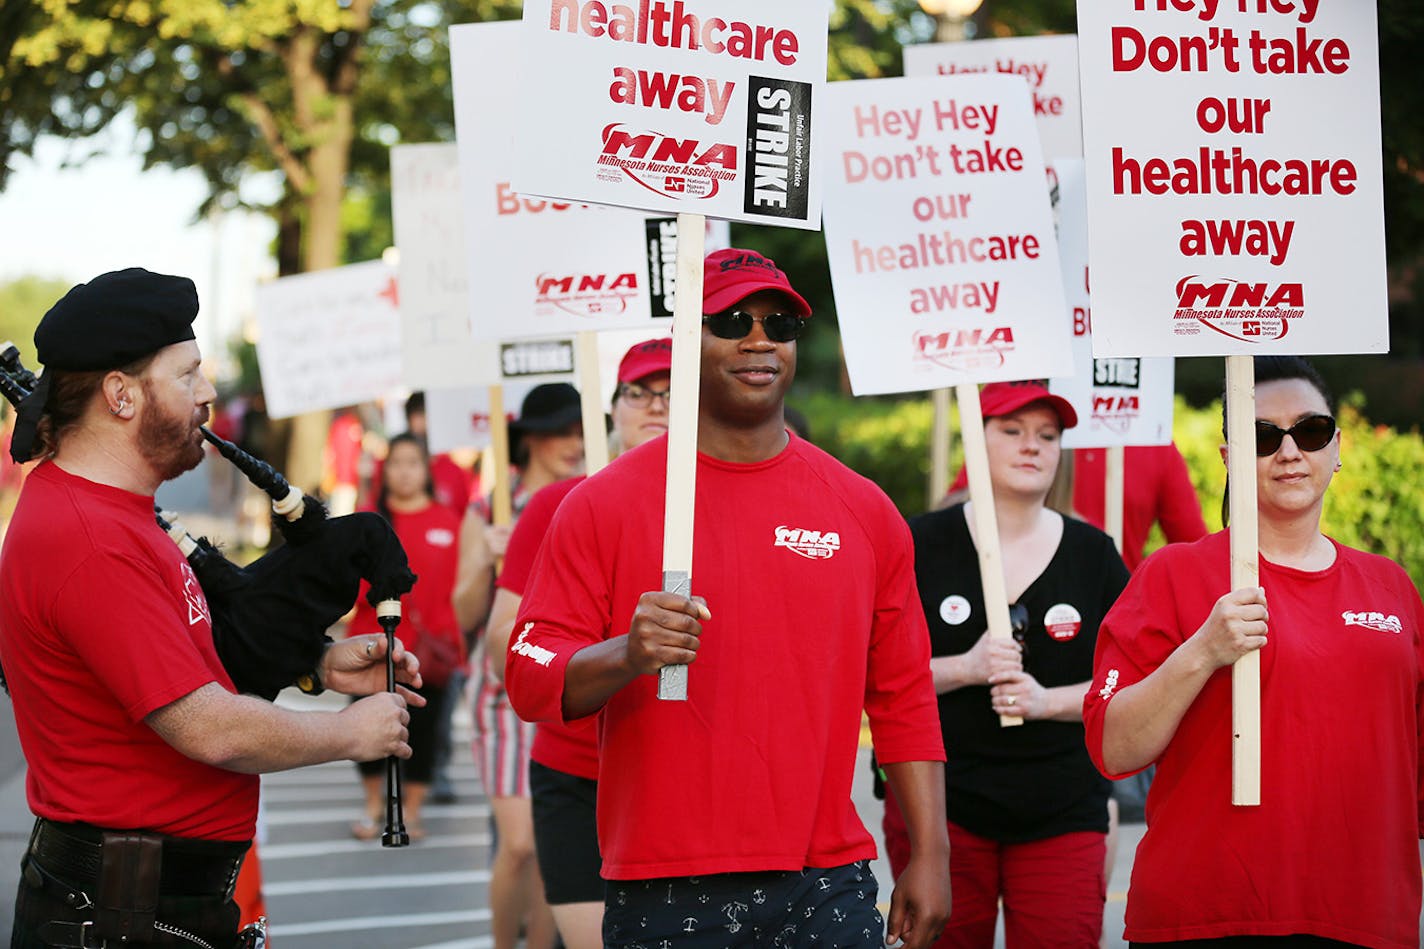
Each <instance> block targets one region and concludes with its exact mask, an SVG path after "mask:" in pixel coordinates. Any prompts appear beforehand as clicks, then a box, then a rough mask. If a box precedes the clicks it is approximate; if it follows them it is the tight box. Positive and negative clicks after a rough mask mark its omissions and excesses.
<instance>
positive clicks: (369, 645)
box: [366, 639, 376, 659]
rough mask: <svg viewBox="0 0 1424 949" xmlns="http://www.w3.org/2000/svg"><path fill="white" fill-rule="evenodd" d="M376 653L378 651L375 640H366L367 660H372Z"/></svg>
mask: <svg viewBox="0 0 1424 949" xmlns="http://www.w3.org/2000/svg"><path fill="white" fill-rule="evenodd" d="M375 651H376V641H375V640H374V639H368V640H366V658H367V659H370V658H371V656H372V655H373V654H374V653H375Z"/></svg>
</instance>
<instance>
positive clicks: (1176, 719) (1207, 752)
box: [1084, 356, 1424, 947]
mask: <svg viewBox="0 0 1424 949" xmlns="http://www.w3.org/2000/svg"><path fill="white" fill-rule="evenodd" d="M1255 371H1256V493H1257V506H1256V516H1257V523H1258V529H1259V549H1260V586H1259V587H1247V588H1243V589H1239V590H1231V583H1230V579H1231V571H1230V540H1229V536H1228V532H1227V531H1224V530H1223V531H1221V532H1220V533H1217V534H1213V535H1211V536H1209V537H1206V538H1204V539H1203V540H1200V541H1197V542H1196V543H1194V544H1177V545H1173V546H1170V547H1167V548H1164V549H1163V550H1161V551H1159V552H1158V553H1157V554H1155V555H1153V556H1152V557H1150V558H1149V559H1148V560H1147V561H1146V563H1145V564H1144V565H1143V566H1142V567H1141V568H1140V569H1139V570H1138V572H1137V573H1136V574H1134V575H1133V579H1132V582H1131V583H1130V584H1129V585H1128V588H1127V590H1126V591H1125V592H1124V594H1123V596H1122V598H1121V599H1120V600H1119V602H1118V603H1117V605H1116V606H1114V607H1113V610H1112V612H1111V613H1110V614H1109V615H1108V617H1107V619H1106V620H1105V621H1104V624H1103V630H1102V634H1101V635H1100V636H1099V639H1098V653H1097V657H1096V660H1095V663H1094V670H1095V674H1094V679H1093V684H1092V687H1091V689H1090V691H1089V693H1088V696H1087V699H1086V700H1085V702H1084V720H1085V722H1086V724H1087V734H1088V748H1089V751H1090V753H1091V754H1092V756H1093V758H1094V760H1095V761H1096V762H1097V764H1098V766H1099V768H1101V769H1102V771H1103V773H1104V774H1107V775H1109V776H1112V777H1119V776H1122V775H1127V774H1131V773H1133V772H1135V771H1138V770H1140V769H1141V768H1144V767H1146V766H1147V765H1149V764H1151V763H1153V762H1156V763H1157V776H1156V779H1155V780H1154V782H1153V784H1152V789H1151V791H1150V792H1149V793H1148V796H1147V833H1146V835H1145V836H1144V837H1143V839H1142V843H1141V844H1140V845H1139V847H1138V850H1137V858H1136V861H1135V862H1134V865H1133V872H1132V885H1131V888H1130V889H1129V891H1128V897H1127V932H1126V935H1127V938H1128V939H1129V940H1130V941H1131V943H1132V944H1133V945H1175V946H1203V947H1207V946H1213V947H1214V946H1244V945H1250V946H1258V945H1259V946H1275V945H1280V946H1336V945H1363V946H1399V947H1402V946H1418V945H1419V908H1420V873H1419V850H1418V838H1419V835H1420V830H1421V823H1420V820H1421V806H1420V804H1421V798H1422V797H1424V794H1422V793H1421V773H1420V769H1419V733H1420V729H1421V728H1424V712H1421V707H1424V705H1422V704H1421V700H1424V677H1421V671H1420V670H1421V662H1422V661H1424V656H1422V655H1421V644H1420V639H1421V628H1424V605H1421V603H1420V599H1419V593H1418V591H1417V590H1416V589H1415V588H1414V585H1413V584H1412V583H1411V582H1410V579H1409V577H1408V576H1407V575H1406V574H1405V572H1404V571H1403V570H1402V569H1401V568H1400V567H1399V566H1398V565H1396V564H1395V563H1393V562H1391V561H1389V560H1386V559H1385V558H1383V557H1378V556H1375V555H1372V554H1367V553H1364V552H1362V551H1358V550H1353V549H1351V548H1349V547H1345V546H1343V545H1341V544H1339V543H1337V542H1336V541H1334V540H1332V539H1331V538H1329V537H1328V536H1326V535H1325V534H1323V533H1322V532H1321V530H1320V517H1321V510H1322V508H1323V505H1324V500H1325V492H1326V491H1327V489H1328V488H1329V486H1330V480H1331V478H1332V477H1333V475H1334V474H1335V472H1336V471H1338V470H1339V469H1340V467H1341V454H1340V435H1339V432H1338V431H1337V429H1336V426H1335V420H1334V415H1335V407H1334V401H1333V400H1332V398H1331V396H1330V393H1329V390H1328V389H1327V388H1326V386H1325V384H1324V382H1322V381H1321V379H1320V376H1319V375H1318V374H1317V373H1316V372H1315V370H1314V369H1313V368H1312V367H1311V366H1310V365H1309V364H1308V363H1307V362H1306V361H1305V360H1303V359H1300V358H1299V357H1295V356H1266V357H1261V356H1258V357H1256V359H1255ZM1226 452H1227V447H1226V446H1225V445H1223V446H1222V457H1223V459H1224V458H1225V456H1226ZM1257 650H1259V651H1260V655H1261V797H1262V802H1261V804H1260V805H1259V806H1255V807H1235V806H1233V805H1232V804H1231V742H1232V715H1231V668H1230V667H1231V664H1232V663H1233V662H1235V661H1236V660H1237V659H1238V658H1240V657H1241V656H1244V655H1246V654H1247V653H1250V652H1254V651H1257Z"/></svg>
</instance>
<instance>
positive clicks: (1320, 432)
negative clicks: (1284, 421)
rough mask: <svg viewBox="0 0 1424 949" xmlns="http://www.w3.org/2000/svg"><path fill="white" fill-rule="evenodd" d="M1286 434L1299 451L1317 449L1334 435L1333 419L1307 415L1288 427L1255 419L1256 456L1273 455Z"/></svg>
mask: <svg viewBox="0 0 1424 949" xmlns="http://www.w3.org/2000/svg"><path fill="white" fill-rule="evenodd" d="M1287 435H1289V436H1290V437H1291V441H1293V442H1295V447H1297V448H1299V449H1300V450H1301V451H1319V450H1320V449H1322V448H1324V447H1325V446H1326V445H1328V444H1330V439H1332V438H1334V437H1335V420H1334V419H1333V418H1331V417H1330V416H1328V415H1307V416H1306V417H1305V418H1303V419H1301V420H1300V421H1299V422H1296V423H1295V424H1294V425H1292V426H1291V427H1290V428H1281V427H1280V426H1279V425H1272V424H1271V423H1270V422H1263V421H1262V420H1260V419H1256V456H1257V457H1259V458H1265V457H1266V456H1267V455H1274V454H1275V453H1276V452H1277V451H1279V450H1280V447H1281V439H1283V438H1285V437H1286V436H1287Z"/></svg>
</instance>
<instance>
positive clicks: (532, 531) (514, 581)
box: [495, 475, 598, 781]
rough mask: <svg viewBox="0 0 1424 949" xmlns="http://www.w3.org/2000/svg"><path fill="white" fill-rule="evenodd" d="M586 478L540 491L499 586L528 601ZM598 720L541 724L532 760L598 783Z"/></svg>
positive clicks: (512, 539) (512, 542) (519, 526)
mask: <svg viewBox="0 0 1424 949" xmlns="http://www.w3.org/2000/svg"><path fill="white" fill-rule="evenodd" d="M583 480H584V476H583V475H579V476H578V477H576V478H565V479H564V480H563V481H557V482H555V483H554V484H551V485H549V486H548V487H547V488H544V489H543V490H541V491H539V492H537V493H536V494H535V495H534V496H533V497H532V498H530V499H529V503H528V504H526V505H525V506H524V513H522V514H520V515H519V521H518V522H517V523H516V524H515V525H514V532H513V533H512V534H510V535H509V546H508V547H507V548H505V551H504V566H503V567H501V568H500V571H499V579H498V580H497V581H496V582H495V586H497V587H501V588H503V589H505V590H508V591H509V592H510V593H513V594H514V595H515V596H520V597H522V596H523V595H524V588H525V587H527V586H528V585H529V573H530V571H531V570H533V569H534V558H535V557H536V556H537V555H538V553H539V546H540V544H542V543H543V541H544V536H545V535H546V534H548V533H549V525H550V524H551V523H553V520H554V512H555V511H557V510H558V509H559V505H560V504H561V503H562V502H563V500H564V498H566V497H568V495H569V492H570V491H572V490H573V489H574V488H576V487H578V486H579V485H580V484H582V483H583ZM597 725H598V716H596V715H589V716H586V717H584V718H580V719H578V720H576V721H572V722H563V721H555V722H540V723H539V727H538V728H536V729H535V730H534V744H533V746H532V747H531V748H530V749H529V757H531V758H533V759H534V760H535V761H537V762H539V763H540V764H542V765H543V766H544V767H546V768H553V769H554V770H555V771H562V772H564V773H565V774H572V775H575V776H577V777H580V778H587V779H588V780H590V781H597V780H598V728H597Z"/></svg>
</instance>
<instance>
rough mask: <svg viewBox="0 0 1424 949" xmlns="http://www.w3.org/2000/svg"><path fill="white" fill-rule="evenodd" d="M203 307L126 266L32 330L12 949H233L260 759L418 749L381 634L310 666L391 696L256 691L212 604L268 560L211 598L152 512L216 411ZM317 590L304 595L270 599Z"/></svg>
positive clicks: (16, 687)
mask: <svg viewBox="0 0 1424 949" xmlns="http://www.w3.org/2000/svg"><path fill="white" fill-rule="evenodd" d="M197 310H198V300H197V294H196V291H195V289H194V286H193V283H192V281H190V280H188V279H186V278H180V277H170V276H162V275H158V274H153V273H149V272H148V271H145V270H140V269H130V270H124V271H119V272H116V273H109V274H104V275H102V276H100V277H97V278H95V279H94V280H92V281H91V282H89V283H87V284H80V285H79V286H77V287H75V288H73V289H72V290H70V292H69V293H68V294H67V295H66V296H65V297H64V298H63V299H61V300H60V301H59V302H58V303H56V304H55V305H54V307H53V308H52V309H51V310H50V311H49V312H48V313H47V314H46V315H45V317H44V319H43V320H42V321H41V323H40V325H39V328H38V329H37V330H36V331H35V346H36V349H37V352H38V356H39V359H40V361H41V362H42V363H44V365H45V367H46V371H45V373H44V374H43V376H41V377H40V379H39V380H38V384H37V385H36V386H35V387H34V389H33V391H32V392H30V393H29V397H27V398H26V399H24V401H23V402H22V403H21V405H20V413H19V421H18V424H17V427H16V432H15V436H14V445H13V454H14V456H15V458H16V459H17V460H22V461H23V460H28V459H30V458H33V457H39V458H42V459H43V460H42V461H41V462H40V464H39V465H38V466H36V467H35V469H34V471H33V473H32V474H31V476H30V478H29V479H28V480H27V482H26V485H25V487H24V489H23V491H22V492H21V496H20V499H19V502H18V504H17V506H16V509H15V514H14V518H13V520H12V522H11V525H10V529H9V533H8V535H7V537H6V539H5V544H4V549H3V553H0V664H3V669H4V674H5V678H6V680H7V684H8V687H9V689H10V692H11V696H12V698H13V700H14V703H15V719H16V725H17V727H18V731H19V736H20V742H21V745H22V746H23V749H24V752H25V757H26V759H27V761H28V763H29V778H28V797H29V804H30V808H31V809H32V810H33V811H34V813H35V814H36V816H37V817H38V820H37V822H36V825H35V831H34V834H33V835H32V838H31V842H30V847H29V852H28V853H27V854H26V856H25V858H24V863H23V874H22V879H21V883H20V887H19V894H18V897H17V900H16V906H15V927H14V932H13V936H12V942H11V945H12V946H13V947H16V949H31V947H65V946H74V947H93V946H117V945H120V944H121V943H122V944H123V945H150V944H151V945H176V946H188V945H192V946H212V947H218V949H227V947H231V946H233V945H234V944H235V940H237V938H238V936H237V932H236V930H237V907H236V906H235V904H234V903H233V902H232V900H231V893H232V885H233V881H234V879H235V878H236V876H237V872H238V869H239V867H240V864H241V859H242V855H243V853H245V852H246V850H247V847H248V843H249V841H250V839H251V837H252V835H253V829H254V824H255V820H256V815H257V795H258V779H257V774H258V773H261V772H267V771H277V770H282V769H285V768H293V767H298V766H301V765H308V764H315V763H319V762H324V761H332V760H338V759H355V760H371V759H375V758H380V757H383V756H390V755H394V756H397V757H401V758H404V757H408V756H409V755H410V747H409V745H408V744H407V743H406V722H407V719H408V713H407V712H406V703H407V700H409V701H411V702H412V703H415V702H421V701H423V700H421V699H420V698H419V697H418V696H414V695H413V693H409V692H404V691H401V692H399V693H398V692H396V691H391V692H383V691H382V689H383V688H385V686H386V675H387V670H386V655H387V645H386V639H385V638H384V637H379V636H372V637H361V638H358V639H355V640H351V641H348V642H344V643H340V644H336V645H333V646H330V647H329V648H325V649H323V648H321V645H320V633H321V632H324V627H323V628H322V629H321V630H318V631H317V636H316V641H317V642H318V645H317V646H316V647H313V649H314V651H313V652H312V653H311V656H312V657H313V658H315V659H316V663H315V667H314V668H313V667H311V666H308V668H309V670H310V673H311V675H312V676H313V677H314V678H315V679H317V680H320V681H321V682H323V683H324V684H325V686H326V687H329V688H333V689H337V690H339V691H342V692H350V693H363V694H369V693H377V694H370V695H369V697H368V698H365V699H362V700H360V701H358V702H356V703H354V704H352V705H350V706H348V707H346V708H345V709H343V710H342V711H340V712H303V713H298V712H293V711H290V710H287V709H283V708H279V707H278V706H276V705H273V704H271V703H270V702H269V701H264V700H263V699H262V698H258V697H256V696H255V695H252V694H240V692H239V689H242V691H245V692H256V693H258V694H264V693H265V694H267V695H268V697H270V694H271V693H272V692H273V691H274V689H270V688H246V687H244V686H243V685H242V681H243V678H244V674H243V673H241V672H239V671H238V668H237V667H238V666H239V665H241V664H242V663H238V662H230V661H229V660H228V655H229V654H230V653H231V652H232V650H233V649H234V648H237V647H234V646H232V645H231V643H230V644H229V645H228V646H227V647H226V649H225V647H224V645H223V642H222V639H223V637H222V636H219V637H218V639H219V642H218V643H217V644H215V641H214V640H215V634H214V629H215V628H225V627H226V626H228V625H231V621H230V620H228V619H225V618H224V617H222V616H219V615H217V614H218V613H219V610H218V609H217V607H218V602H217V599H218V597H219V596H220V595H221V596H222V597H224V598H226V599H227V600H231V601H233V602H234V603H237V602H242V601H243V600H246V599H251V598H252V595H253V594H252V592H251V591H253V590H256V589H257V588H258V586H260V583H259V582H258V580H256V579H254V577H255V575H256V573H258V572H254V576H249V575H248V573H247V572H246V571H244V570H242V569H241V568H236V567H232V566H231V565H226V566H228V567H229V568H230V575H231V576H232V577H233V578H234V582H233V583H231V584H228V586H227V589H225V590H224V591H223V592H222V593H221V594H219V593H217V592H214V591H213V590H209V591H208V594H209V595H211V596H213V597H214V600H213V605H212V608H211V609H210V605H209V598H208V595H205V591H204V587H203V586H201V585H200V583H199V578H198V577H197V576H196V575H195V572H194V569H193V567H192V566H190V564H189V561H188V560H186V559H185V558H184V555H183V553H180V551H179V549H178V547H177V546H175V544H174V542H173V541H172V540H170V538H169V536H167V535H165V533H164V531H163V530H162V529H161V528H160V527H159V526H158V524H157V523H156V522H155V518H154V509H153V495H154V493H155V491H156V490H157V488H158V487H159V485H161V484H162V483H163V482H164V481H167V480H169V479H171V478H174V477H176V476H178V475H179V474H181V473H182V472H184V471H187V470H189V469H191V468H193V467H194V466H196V465H197V464H198V462H199V461H200V460H201V459H202V457H203V448H202V434H201V432H200V429H199V426H200V425H201V424H202V423H203V422H204V421H205V420H206V419H207V417H208V406H209V403H210V402H211V401H212V399H213V398H214V395H215V393H214V390H213V386H212V384H211V383H210V382H209V381H208V380H207V378H206V377H205V376H204V375H203V373H202V371H201V368H200V365H199V363H200V356H199V351H198V346H197V343H196V341H195V338H194V334H193V329H192V322H193V319H194V317H195V316H196V314H197ZM340 520H345V519H337V521H340ZM330 523H336V522H335V521H333V522H330ZM397 549H398V548H397ZM208 550H211V548H208ZM397 559H398V560H399V561H400V565H399V566H400V570H402V571H404V575H405V576H406V577H409V572H408V570H405V566H404V558H403V556H401V557H399V558H397ZM283 562H284V563H285V562H287V561H283ZM271 572H272V571H270V570H269V571H268V573H271ZM264 576H265V574H264ZM249 582H250V583H251V586H250V588H249V587H248V586H247V585H248V584H249ZM204 583H207V580H206V578H205V580H204ZM350 583H351V588H352V593H351V599H354V596H355V594H354V584H355V583H356V580H355V579H354V578H353V579H351V581H350ZM408 589H409V582H408V581H407V582H406V583H405V586H404V589H403V590H397V591H396V592H397V593H399V592H404V590H408ZM302 598H303V596H302V591H301V590H289V591H286V592H284V593H282V594H280V595H278V596H276V597H269V600H271V601H273V602H292V603H296V602H298V601H300V600H301V599H302ZM346 606H349V602H348V603H347V604H346ZM266 608H267V609H268V610H269V611H271V610H273V609H274V607H273V606H271V605H269V606H267V607H266ZM344 608H345V607H342V609H344ZM236 612H238V611H236V610H234V614H235V613H236ZM304 635H305V634H304ZM230 638H231V639H233V640H240V639H241V637H239V636H232V637H230ZM307 638H308V639H311V637H310V636H307ZM239 645H240V644H239ZM244 648H246V650H247V658H246V659H245V660H244V661H243V662H244V663H245V664H246V665H247V666H254V665H255V662H254V660H253V653H254V651H255V650H254V649H253V648H250V647H244ZM283 649H286V650H287V651H288V652H291V649H288V648H287V647H285V646H280V645H279V647H277V648H276V649H274V650H273V651H274V652H280V651H282V650H283ZM391 654H392V658H393V660H394V663H395V665H396V666H397V667H398V670H399V672H398V675H399V678H400V679H401V681H404V682H406V683H408V684H412V685H419V674H418V663H417V662H416V661H415V659H414V657H413V656H408V655H406V654H404V652H403V650H401V649H400V648H399V646H398V645H397V646H396V647H394V649H392V650H391ZM277 658H278V659H280V658H281V657H277ZM290 659H291V657H290V656H287V657H286V661H287V662H290ZM225 662H227V663H228V665H227V666H225V664H224V663H225ZM275 664H277V665H279V666H280V665H281V662H280V661H277V662H275ZM230 672H231V674H230ZM250 677H251V676H249V678H250ZM281 679H285V682H286V683H290V682H291V681H292V680H291V678H288V677H286V675H285V673H284V674H283V675H282V676H281V677H279V681H281ZM234 680H237V681H238V685H236V686H235V685H234Z"/></svg>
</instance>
